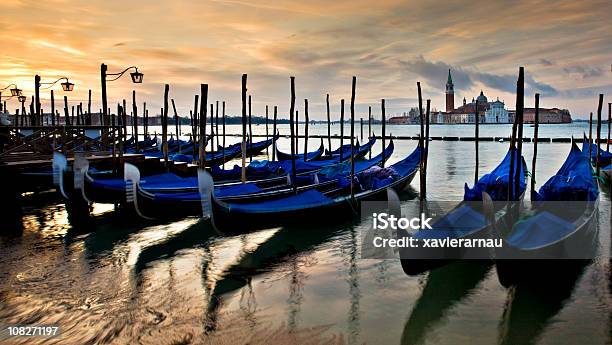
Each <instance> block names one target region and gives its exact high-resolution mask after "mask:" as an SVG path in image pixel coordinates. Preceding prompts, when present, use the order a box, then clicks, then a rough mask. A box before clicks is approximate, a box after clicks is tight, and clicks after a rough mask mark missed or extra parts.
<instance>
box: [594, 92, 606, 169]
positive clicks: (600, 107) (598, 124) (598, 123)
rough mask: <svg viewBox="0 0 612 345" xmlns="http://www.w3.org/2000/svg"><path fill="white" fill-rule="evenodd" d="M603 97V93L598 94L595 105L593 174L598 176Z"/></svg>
mask: <svg viewBox="0 0 612 345" xmlns="http://www.w3.org/2000/svg"><path fill="white" fill-rule="evenodd" d="M603 99H604V95H603V94H601V93H600V94H599V104H598V105H597V146H596V147H597V156H596V159H595V176H599V171H600V169H601V166H600V164H599V162H600V159H599V155H600V153H599V151H600V147H599V144H600V143H601V140H600V139H601V111H602V108H603Z"/></svg>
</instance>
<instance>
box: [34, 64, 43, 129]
mask: <svg viewBox="0 0 612 345" xmlns="http://www.w3.org/2000/svg"><path fill="white" fill-rule="evenodd" d="M34 109H35V110H36V114H35V115H36V124H37V125H39V126H42V116H41V114H40V76H39V75H38V74H37V75H35V76H34Z"/></svg>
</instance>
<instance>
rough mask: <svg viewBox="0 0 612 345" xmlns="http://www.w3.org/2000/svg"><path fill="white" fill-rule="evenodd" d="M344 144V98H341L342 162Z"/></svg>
mask: <svg viewBox="0 0 612 345" xmlns="http://www.w3.org/2000/svg"><path fill="white" fill-rule="evenodd" d="M343 145H344V99H341V100H340V161H341V162H342V158H343V153H344V152H343V151H344V150H343V149H342V146H343Z"/></svg>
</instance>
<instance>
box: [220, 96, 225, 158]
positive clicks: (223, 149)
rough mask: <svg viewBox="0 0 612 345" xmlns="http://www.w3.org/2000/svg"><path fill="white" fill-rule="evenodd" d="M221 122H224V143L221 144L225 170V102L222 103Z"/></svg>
mask: <svg viewBox="0 0 612 345" xmlns="http://www.w3.org/2000/svg"><path fill="white" fill-rule="evenodd" d="M222 106H223V110H222V112H221V121H222V122H223V143H222V144H221V156H223V163H222V169H225V101H223V103H222Z"/></svg>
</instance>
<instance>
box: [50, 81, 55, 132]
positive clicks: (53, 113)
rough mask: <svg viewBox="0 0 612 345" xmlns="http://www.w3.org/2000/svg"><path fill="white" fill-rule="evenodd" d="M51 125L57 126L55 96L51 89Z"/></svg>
mask: <svg viewBox="0 0 612 345" xmlns="http://www.w3.org/2000/svg"><path fill="white" fill-rule="evenodd" d="M51 125H52V126H55V97H54V96H53V90H51Z"/></svg>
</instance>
